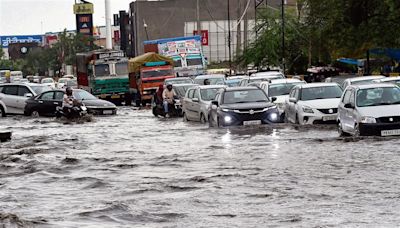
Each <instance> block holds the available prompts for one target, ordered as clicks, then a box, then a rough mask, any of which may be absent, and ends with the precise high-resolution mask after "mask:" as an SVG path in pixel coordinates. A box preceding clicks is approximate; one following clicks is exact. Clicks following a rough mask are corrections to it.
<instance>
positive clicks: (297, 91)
mask: <svg viewBox="0 0 400 228" xmlns="http://www.w3.org/2000/svg"><path fill="white" fill-rule="evenodd" d="M341 95H342V89H341V88H340V86H339V85H338V84H336V83H310V84H303V85H297V86H295V87H294V88H293V89H292V90H291V91H290V94H289V98H288V99H287V100H286V101H285V118H286V121H288V122H291V123H299V124H301V125H303V124H317V123H329V122H332V123H334V122H335V121H336V118H337V109H338V105H339V102H340V97H341Z"/></svg>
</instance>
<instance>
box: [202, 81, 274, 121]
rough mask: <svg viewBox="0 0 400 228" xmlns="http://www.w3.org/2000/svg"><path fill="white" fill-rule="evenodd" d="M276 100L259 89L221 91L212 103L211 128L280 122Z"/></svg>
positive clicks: (246, 88)
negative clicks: (274, 102)
mask: <svg viewBox="0 0 400 228" xmlns="http://www.w3.org/2000/svg"><path fill="white" fill-rule="evenodd" d="M273 101H274V100H273V99H272V100H270V99H269V98H268V96H267V94H266V93H265V92H264V91H263V90H262V89H260V88H257V87H234V88H231V87H230V88H225V89H222V90H220V91H219V92H218V93H217V95H216V97H215V100H214V101H212V102H211V109H210V113H209V125H210V126H222V127H224V126H233V125H259V124H273V123H278V122H280V118H279V112H278V109H277V108H276V105H275V104H273V103H272V102H273Z"/></svg>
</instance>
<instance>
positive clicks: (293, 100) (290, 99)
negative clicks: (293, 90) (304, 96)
mask: <svg viewBox="0 0 400 228" xmlns="http://www.w3.org/2000/svg"><path fill="white" fill-rule="evenodd" d="M289 102H292V103H297V99H296V98H295V97H291V98H289Z"/></svg>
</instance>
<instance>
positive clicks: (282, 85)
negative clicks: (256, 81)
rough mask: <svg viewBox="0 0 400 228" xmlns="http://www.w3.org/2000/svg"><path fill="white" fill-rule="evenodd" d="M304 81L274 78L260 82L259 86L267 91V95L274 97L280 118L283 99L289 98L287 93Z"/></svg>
mask: <svg viewBox="0 0 400 228" xmlns="http://www.w3.org/2000/svg"><path fill="white" fill-rule="evenodd" d="M305 83H306V82H305V81H301V80H298V79H289V78H288V79H276V80H271V82H261V84H260V88H261V89H262V90H264V91H265V93H267V96H268V97H269V98H270V99H271V98H272V97H276V101H275V102H274V103H275V104H276V106H277V107H278V110H279V114H280V115H281V118H282V119H283V118H284V115H285V101H286V99H288V98H289V93H290V91H291V90H292V88H293V87H295V86H296V85H301V84H305Z"/></svg>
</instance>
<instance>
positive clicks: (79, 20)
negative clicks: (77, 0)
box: [74, 3, 93, 36]
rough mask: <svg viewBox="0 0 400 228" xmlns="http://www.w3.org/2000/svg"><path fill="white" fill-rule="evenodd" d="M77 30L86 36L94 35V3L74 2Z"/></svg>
mask: <svg viewBox="0 0 400 228" xmlns="http://www.w3.org/2000/svg"><path fill="white" fill-rule="evenodd" d="M74 14H75V15H76V32H77V33H81V34H83V35H84V36H93V4H92V3H84V4H82V3H81V4H74Z"/></svg>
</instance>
